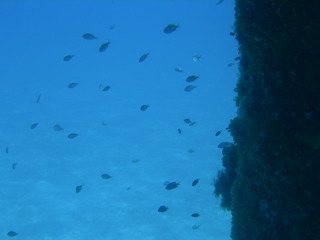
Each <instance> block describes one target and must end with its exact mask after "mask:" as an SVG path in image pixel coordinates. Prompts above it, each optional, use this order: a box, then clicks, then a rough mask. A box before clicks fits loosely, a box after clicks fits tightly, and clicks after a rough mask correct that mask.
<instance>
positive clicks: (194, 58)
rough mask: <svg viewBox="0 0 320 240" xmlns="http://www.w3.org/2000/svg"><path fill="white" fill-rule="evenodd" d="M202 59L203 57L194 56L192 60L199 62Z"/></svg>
mask: <svg viewBox="0 0 320 240" xmlns="http://www.w3.org/2000/svg"><path fill="white" fill-rule="evenodd" d="M200 59H201V55H194V56H193V57H192V60H193V61H194V62H199V60H200Z"/></svg>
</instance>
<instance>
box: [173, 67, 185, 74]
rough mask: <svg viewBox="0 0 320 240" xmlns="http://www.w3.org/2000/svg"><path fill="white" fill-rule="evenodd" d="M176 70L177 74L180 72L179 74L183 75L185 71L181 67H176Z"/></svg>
mask: <svg viewBox="0 0 320 240" xmlns="http://www.w3.org/2000/svg"><path fill="white" fill-rule="evenodd" d="M174 70H175V71H176V72H179V73H182V72H183V69H182V68H180V67H176V68H174Z"/></svg>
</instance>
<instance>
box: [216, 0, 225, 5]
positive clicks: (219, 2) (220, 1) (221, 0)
mask: <svg viewBox="0 0 320 240" xmlns="http://www.w3.org/2000/svg"><path fill="white" fill-rule="evenodd" d="M223 1H224V0H219V1H218V2H217V3H216V5H219V4H221V3H222V2H223Z"/></svg>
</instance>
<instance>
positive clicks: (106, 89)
mask: <svg viewBox="0 0 320 240" xmlns="http://www.w3.org/2000/svg"><path fill="white" fill-rule="evenodd" d="M110 88H111V87H110V86H105V87H104V88H102V90H101V91H102V92H106V91H109V89H110Z"/></svg>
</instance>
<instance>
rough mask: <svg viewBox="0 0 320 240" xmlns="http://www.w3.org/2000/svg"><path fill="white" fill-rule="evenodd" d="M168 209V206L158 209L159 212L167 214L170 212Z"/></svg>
mask: <svg viewBox="0 0 320 240" xmlns="http://www.w3.org/2000/svg"><path fill="white" fill-rule="evenodd" d="M168 209H169V208H168V207H167V206H160V207H159V208H158V212H166V211H168Z"/></svg>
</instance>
